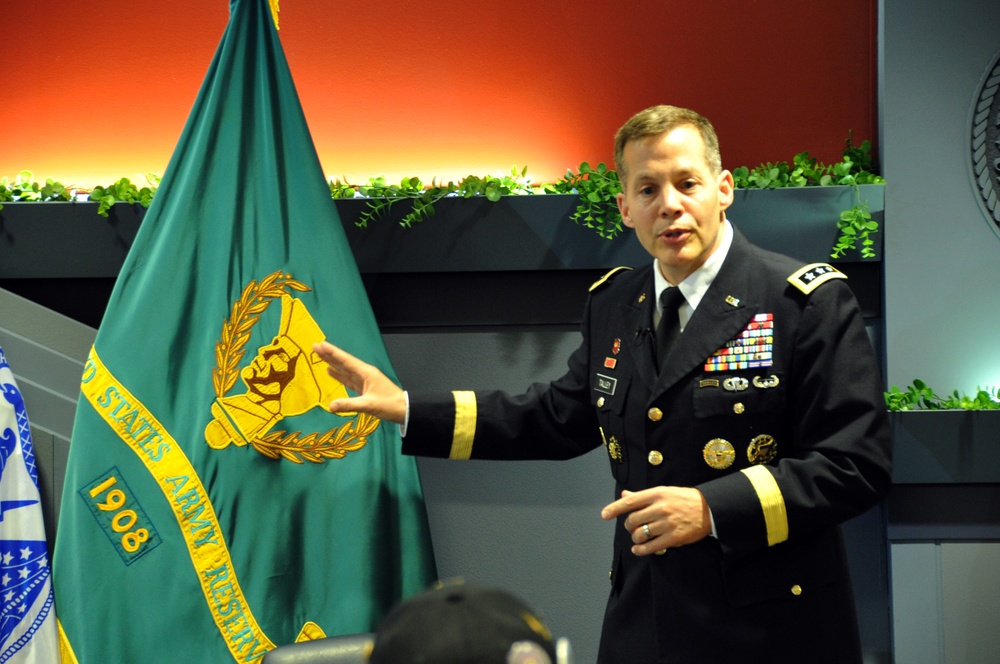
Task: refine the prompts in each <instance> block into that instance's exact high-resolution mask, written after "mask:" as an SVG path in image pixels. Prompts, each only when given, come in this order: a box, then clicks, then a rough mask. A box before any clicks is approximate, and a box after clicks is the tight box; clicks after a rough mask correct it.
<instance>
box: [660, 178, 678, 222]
mask: <svg viewBox="0 0 1000 664" xmlns="http://www.w3.org/2000/svg"><path fill="white" fill-rule="evenodd" d="M680 211H681V196H680V192H678V191H677V190H676V189H675V188H674V187H669V186H668V187H664V188H663V190H662V193H661V195H660V214H661V215H662V216H665V217H674V216H676V215H677V214H678V213H679V212H680Z"/></svg>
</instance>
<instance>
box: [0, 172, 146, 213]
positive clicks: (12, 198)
mask: <svg viewBox="0 0 1000 664" xmlns="http://www.w3.org/2000/svg"><path fill="white" fill-rule="evenodd" d="M146 180H147V184H146V185H145V186H143V187H142V188H140V187H138V186H137V185H135V184H132V182H131V181H130V180H129V179H128V178H121V179H120V180H118V181H116V182H113V183H111V184H109V185H107V186H100V185H99V186H96V187H94V188H93V189H91V190H90V191H87V190H84V189H78V188H72V187H69V186H67V185H64V184H63V183H61V182H55V181H54V180H52V178H49V179H47V180H46V181H45V184H44V185H43V184H39V183H38V182H36V181H35V180H34V175H33V174H32V173H31V171H21V172H20V173H18V174H17V177H15V178H14V180H13V181H11V182H8V181H7V178H6V177H3V178H0V210H2V209H3V205H2V203H3V202H11V203H13V202H18V203H21V202H30V201H76V200H78V199H81V198H82V199H86V200H90V201H95V202H97V203H98V206H97V214H99V215H101V216H102V217H107V216H108V210H110V209H111V206H112V205H114V204H115V203H119V202H123V203H139V204H140V205H142V206H143V207H149V204H150V203H152V202H153V196H155V195H156V189H157V187H159V185H160V176H158V175H156V174H155V173H149V174H147V175H146Z"/></svg>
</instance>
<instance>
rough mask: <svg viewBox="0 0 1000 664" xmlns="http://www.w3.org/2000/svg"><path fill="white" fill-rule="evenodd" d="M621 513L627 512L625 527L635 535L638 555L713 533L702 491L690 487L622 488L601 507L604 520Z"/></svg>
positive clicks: (635, 551)
mask: <svg viewBox="0 0 1000 664" xmlns="http://www.w3.org/2000/svg"><path fill="white" fill-rule="evenodd" d="M622 514H628V516H627V517H625V528H626V529H627V530H628V531H629V532H630V533H631V534H632V541H633V542H635V546H633V547H632V553H634V554H635V555H637V556H645V555H649V554H651V553H656V552H658V551H663V550H665V549H668V548H670V547H676V546H683V545H685V544H692V543H694V542H697V541H698V540H700V539H702V538H704V537H705V536H706V535H708V534H709V533H711V532H712V521H711V516H710V515H709V511H708V503H706V502H705V497H704V496H702V495H701V491H698V489H694V488H690V487H679V486H657V487H653V488H651V489H643V490H642V491H636V492H632V491H622V497H621V498H619V499H618V500H616V501H615V502H613V503H611V504H609V505H607V506H606V507H605V508H604V509H603V510H601V518H602V519H605V520H610V519H615V518H617V517H619V516H621V515H622Z"/></svg>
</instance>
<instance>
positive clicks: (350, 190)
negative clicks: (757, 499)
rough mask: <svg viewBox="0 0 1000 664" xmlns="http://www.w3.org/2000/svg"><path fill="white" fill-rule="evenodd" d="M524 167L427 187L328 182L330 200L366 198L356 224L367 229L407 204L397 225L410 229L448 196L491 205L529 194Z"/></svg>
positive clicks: (411, 182) (413, 182)
mask: <svg viewBox="0 0 1000 664" xmlns="http://www.w3.org/2000/svg"><path fill="white" fill-rule="evenodd" d="M527 174H528V167H527V166H525V167H524V168H523V169H521V170H520V171H518V169H517V166H514V167H512V168H511V170H510V175H502V176H492V175H486V176H483V177H479V176H476V175H469V176H466V177H464V178H462V179H461V180H459V181H458V183H457V184H456V183H455V182H451V181H449V182H448V183H447V184H438V183H437V182H436V181H432V182H431V184H430V186H426V187H425V186H424V184H423V182H421V181H420V178H417V177H409V178H403V179H402V180H401V181H400V183H399V184H398V185H397V184H389V183H388V182H387V181H386V179H385V177H383V176H379V177H374V178H369V179H368V183H367V184H365V185H353V184H350V183H347V182H344V181H341V180H331V181H330V182H329V186H330V195H331V196H333V197H334V198H355V197H364V198H367V199H368V209H367V210H366V211H365V212H364V213H362V214H361V217H360V218H359V219H358V222H357V225H358V226H359V227H361V228H367V227H368V224H369V223H371V222H374V221H377V220H379V219H381V218H383V217H385V216H387V215H388V214H389V212H390V210H391V209H392V208H393V207H394V206H395V205H397V204H399V203H403V204H404V205H405V204H409V211H408V212H406V214H404V215H403V217H402V218H401V219H400V221H399V224H400V225H401V226H403V227H405V228H411V227H412V226H413V224H415V223H420V222H422V221H424V220H426V219H427V218H428V217H432V216H434V214H435V208H434V206H435V204H437V203H438V202H439V201H441V200H442V199H443V198H445V197H448V196H461V197H463V198H472V197H473V196H485V197H486V198H487V199H488V200H490V201H492V202H494V203H495V202H497V201H499V200H500V198H501V196H510V195H515V194H530V193H533V191H532V187H531V184H530V183H531V181H530V178H528V175H527Z"/></svg>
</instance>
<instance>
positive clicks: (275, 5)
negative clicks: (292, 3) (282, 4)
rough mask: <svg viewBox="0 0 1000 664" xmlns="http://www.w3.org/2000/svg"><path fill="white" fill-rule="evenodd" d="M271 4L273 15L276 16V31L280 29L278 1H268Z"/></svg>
mask: <svg viewBox="0 0 1000 664" xmlns="http://www.w3.org/2000/svg"><path fill="white" fill-rule="evenodd" d="M268 1H269V2H270V3H271V14H272V15H273V16H274V28H275V30H278V29H280V28H279V27H278V0H268Z"/></svg>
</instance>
